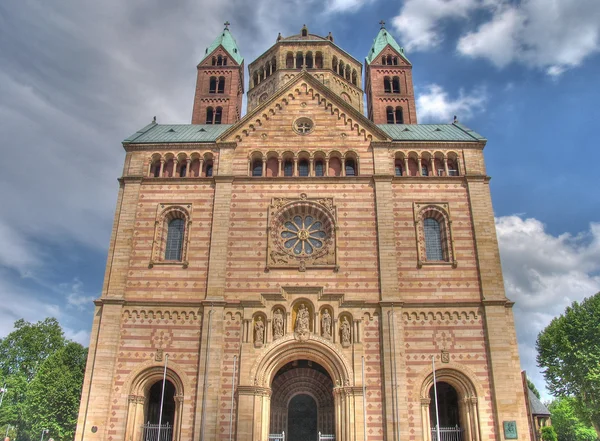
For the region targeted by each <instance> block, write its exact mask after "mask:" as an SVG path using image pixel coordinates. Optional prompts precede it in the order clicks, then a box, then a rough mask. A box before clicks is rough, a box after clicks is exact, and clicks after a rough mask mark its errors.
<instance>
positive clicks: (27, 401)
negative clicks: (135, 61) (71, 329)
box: [0, 318, 86, 441]
mask: <svg viewBox="0 0 600 441" xmlns="http://www.w3.org/2000/svg"><path fill="white" fill-rule="evenodd" d="M14 328H15V329H14V331H13V332H11V333H10V334H9V335H7V336H6V337H5V338H3V339H0V381H1V383H0V384H2V385H4V384H5V385H6V389H7V392H6V394H5V396H4V400H3V402H2V407H0V428H3V430H4V431H6V429H7V427H8V425H10V426H11V427H12V429H11V430H9V433H11V434H12V435H13V436H15V437H16V439H18V440H19V441H34V440H35V441H37V440H38V439H39V438H40V435H41V433H42V429H49V434H48V435H47V437H49V436H51V437H53V438H54V439H56V440H57V441H58V440H60V441H70V440H72V439H73V438H74V432H75V426H76V418H77V411H78V409H79V400H80V397H81V387H82V384H83V373H84V368H85V359H86V349H84V348H83V347H82V346H81V345H80V344H78V343H74V342H70V341H68V340H67V339H65V337H64V334H63V331H62V328H61V327H60V324H59V323H58V321H57V320H56V319H54V318H47V319H45V320H43V321H39V322H37V323H29V322H26V321H25V320H17V321H16V322H15V324H14Z"/></svg>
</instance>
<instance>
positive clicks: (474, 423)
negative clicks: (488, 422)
mask: <svg viewBox="0 0 600 441" xmlns="http://www.w3.org/2000/svg"><path fill="white" fill-rule="evenodd" d="M443 366H444V367H442V368H440V369H436V371H435V376H436V381H437V383H442V382H443V383H447V384H449V385H450V386H452V387H453V388H454V390H455V391H456V393H457V395H458V406H459V409H458V412H459V420H460V426H461V428H462V429H463V430H464V432H465V436H464V438H463V439H466V440H469V441H471V440H472V441H480V440H481V427H480V421H479V398H481V399H483V397H484V396H485V393H484V390H483V387H482V386H481V383H480V382H479V381H478V380H477V376H476V375H475V373H474V372H473V371H471V370H470V369H469V368H467V367H466V366H463V365H460V364H457V363H447V364H444V365H443ZM415 384H416V385H419V384H420V385H421V389H420V391H419V398H420V401H421V422H422V430H423V438H422V439H423V441H433V440H432V439H431V427H432V423H433V424H435V423H434V422H432V421H431V418H430V416H429V406H430V404H431V399H430V391H431V388H432V387H433V371H432V369H431V368H428V369H425V370H424V371H422V372H421V374H420V375H419V376H418V377H417V379H416V381H415Z"/></svg>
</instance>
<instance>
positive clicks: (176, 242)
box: [165, 219, 185, 260]
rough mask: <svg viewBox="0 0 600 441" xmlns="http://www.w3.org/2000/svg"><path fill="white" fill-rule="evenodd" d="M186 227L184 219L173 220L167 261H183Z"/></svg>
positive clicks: (170, 227)
mask: <svg viewBox="0 0 600 441" xmlns="http://www.w3.org/2000/svg"><path fill="white" fill-rule="evenodd" d="M184 227H185V221H184V220H183V219H172V220H171V221H170V222H169V227H168V231H167V247H166V250H165V260H181V251H182V247H183V231H184Z"/></svg>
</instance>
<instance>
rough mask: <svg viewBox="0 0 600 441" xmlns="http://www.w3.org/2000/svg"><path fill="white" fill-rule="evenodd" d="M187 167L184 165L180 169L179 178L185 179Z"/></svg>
mask: <svg viewBox="0 0 600 441" xmlns="http://www.w3.org/2000/svg"><path fill="white" fill-rule="evenodd" d="M186 167H187V166H186V165H185V164H183V165H182V166H181V167H179V177H180V178H185V170H186Z"/></svg>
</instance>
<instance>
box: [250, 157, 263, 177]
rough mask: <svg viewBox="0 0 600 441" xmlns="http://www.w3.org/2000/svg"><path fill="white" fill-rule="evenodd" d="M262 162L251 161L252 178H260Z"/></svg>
mask: <svg viewBox="0 0 600 441" xmlns="http://www.w3.org/2000/svg"><path fill="white" fill-rule="evenodd" d="M262 168H263V167H262V161H261V160H260V159H255V160H254V161H252V176H262Z"/></svg>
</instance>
